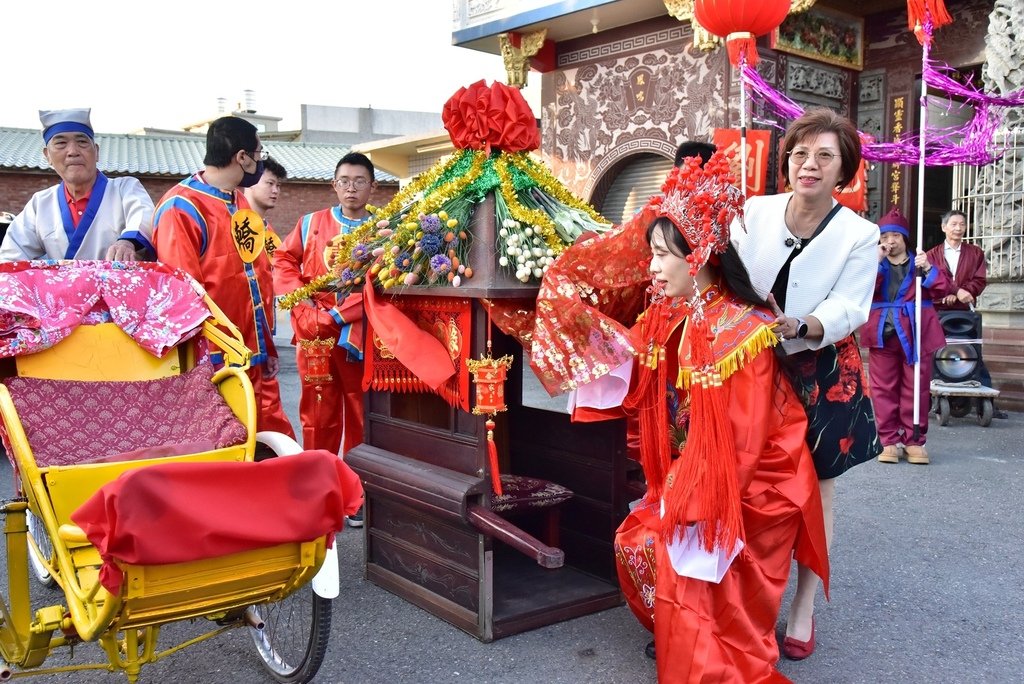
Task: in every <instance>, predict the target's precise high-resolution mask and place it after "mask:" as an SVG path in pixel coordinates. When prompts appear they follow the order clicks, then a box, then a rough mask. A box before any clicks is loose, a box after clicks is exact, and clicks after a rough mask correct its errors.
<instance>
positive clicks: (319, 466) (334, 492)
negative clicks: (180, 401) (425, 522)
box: [71, 450, 363, 594]
mask: <svg viewBox="0 0 1024 684" xmlns="http://www.w3.org/2000/svg"><path fill="white" fill-rule="evenodd" d="M362 503H363V487H362V484H361V483H360V482H359V476H358V475H356V474H355V472H353V470H352V469H351V468H349V467H348V466H347V465H346V464H345V463H343V462H342V461H341V459H340V458H338V455H337V454H332V453H331V452H329V451H323V450H319V451H304V452H302V453H301V454H297V455H295V456H282V457H280V458H270V459H267V460H265V461H261V462H259V463H237V462H213V463H161V464H156V465H151V466H148V467H145V468H139V469H136V470H130V471H128V472H126V473H124V474H123V475H121V476H120V477H119V478H117V479H116V480H114V481H113V482H109V483H107V484H105V485H103V486H102V487H101V488H100V489H99V490H98V491H97V492H96V493H95V494H94V495H93V496H92V497H91V498H89V499H88V500H87V501H86V502H85V503H84V504H82V505H81V506H80V507H79V508H78V510H76V511H75V512H74V513H72V514H71V519H72V520H73V521H74V522H75V524H77V525H78V526H79V527H81V528H82V530H83V531H84V532H85V534H86V536H88V538H89V541H90V542H91V543H92V544H93V545H94V546H95V547H96V549H97V550H98V551H99V553H100V556H101V557H102V558H103V561H104V564H103V568H102V569H101V570H100V582H102V583H103V586H105V587H106V588H107V589H108V590H109V591H110V592H111V593H113V594H117V593H118V591H119V590H120V587H121V583H122V581H123V573H122V571H121V569H120V568H119V567H118V565H117V563H116V561H120V562H121V563H129V564H134V565H159V564H166V563H186V562H189V561H195V560H200V559H204V558H215V557H218V556H224V555H227V554H232V553H238V552H241V551H247V550H249V549H259V548H265V547H268V546H274V545H277V544H284V543H288V542H301V541H311V540H314V539H317V538H319V537H323V536H324V535H330V536H329V537H328V540H327V541H328V545H330V544H331V543H332V542H333V540H334V534H335V533H336V532H338V531H339V530H341V528H342V527H343V526H344V519H345V516H346V515H352V514H354V513H355V512H356V511H358V510H359V507H360V506H361V505H362ZM197 504H198V505H197ZM196 581H197V582H201V578H197V580H196Z"/></svg>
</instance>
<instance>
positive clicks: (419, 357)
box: [363, 283, 455, 390]
mask: <svg viewBox="0 0 1024 684" xmlns="http://www.w3.org/2000/svg"><path fill="white" fill-rule="evenodd" d="M363 305H364V306H365V307H366V318H367V320H369V321H370V325H371V326H373V332H374V333H375V334H376V335H377V337H379V338H380V341H381V342H382V343H383V344H384V346H385V347H387V348H388V350H389V351H390V352H391V353H392V354H394V355H395V358H397V359H398V360H399V361H401V362H402V365H404V366H405V367H406V368H408V369H409V370H411V371H412V372H413V374H414V375H415V376H416V377H417V378H419V379H420V380H422V381H423V382H424V383H425V384H426V385H427V386H428V387H430V388H431V389H433V390H437V389H438V388H440V387H441V385H443V384H444V383H445V382H447V381H448V378H450V377H452V376H453V375H455V364H453V363H452V357H451V356H450V355H449V354H448V350H447V349H445V347H444V345H443V344H441V343H440V342H439V341H438V339H437V338H436V337H434V336H433V335H431V334H430V333H428V332H427V331H426V330H421V329H420V327H419V326H418V325H416V322H415V321H413V320H412V319H411V318H409V317H408V316H406V315H405V314H404V313H402V310H401V309H399V308H398V307H397V306H395V305H394V304H391V303H390V302H387V301H385V300H383V299H378V298H377V292H376V291H375V290H374V289H373V285H371V284H369V283H367V285H366V287H364V288H363ZM368 385H369V383H368V382H366V379H365V378H364V389H366V388H367V387H368Z"/></svg>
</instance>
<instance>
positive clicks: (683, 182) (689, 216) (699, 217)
mask: <svg viewBox="0 0 1024 684" xmlns="http://www.w3.org/2000/svg"><path fill="white" fill-rule="evenodd" d="M700 161H701V160H700V157H687V158H686V159H684V160H683V163H682V164H681V165H680V166H679V168H675V169H672V171H671V172H669V174H668V178H666V179H665V183H664V184H663V185H662V186H661V191H662V193H664V197H655V198H652V200H651V203H652V204H653V205H654V208H655V212H656V214H657V215H658V216H659V217H661V216H664V217H666V218H668V219H669V220H670V221H672V223H673V224H675V226H676V228H677V229H678V230H679V232H680V233H682V235H683V237H684V238H685V239H686V243H687V244H688V245H690V249H692V250H693V253H692V254H690V255H689V256H687V257H686V260H687V261H688V262H689V263H690V274H691V275H693V276H696V275H697V271H699V270H700V268H701V267H702V266H704V264H706V263H708V261H709V260H710V259H711V255H712V254H721V253H722V252H724V251H725V250H726V249H727V248H728V247H729V225H730V224H731V223H732V221H733V219H734V218H735V217H737V216H739V217H740V218H741V220H742V216H743V193H742V192H740V190H739V188H737V187H736V186H735V185H734V184H733V183H734V182H735V178H734V177H733V175H732V174H731V173H730V172H729V160H728V158H726V156H725V155H724V154H723V153H722V152H715V153H714V154H713V155H711V158H710V159H708V161H707V162H705V163H704V165H703V166H702V165H701V163H700ZM712 263H715V262H714V261H713V262H712Z"/></svg>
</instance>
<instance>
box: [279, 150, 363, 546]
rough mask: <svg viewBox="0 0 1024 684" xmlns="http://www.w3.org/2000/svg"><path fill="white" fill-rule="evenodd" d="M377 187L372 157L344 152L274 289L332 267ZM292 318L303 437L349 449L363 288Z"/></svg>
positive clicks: (359, 398)
mask: <svg viewBox="0 0 1024 684" xmlns="http://www.w3.org/2000/svg"><path fill="white" fill-rule="evenodd" d="M375 187H376V181H375V180H374V170H373V163H372V162H370V160H369V159H368V158H367V157H366V156H365V155H362V154H359V153H358V152H350V153H349V154H346V155H345V156H344V157H342V158H341V161H339V162H338V164H337V166H336V167H335V169H334V190H335V192H336V193H337V195H338V204H337V205H336V206H333V207H329V208H327V209H322V210H320V211H317V212H314V213H312V214H306V215H305V216H303V217H302V218H301V219H299V222H298V224H296V226H295V229H294V230H293V231H292V232H291V233H289V234H288V236H287V237H286V238H285V240H284V242H283V243H282V245H281V247H280V249H278V250H277V252H276V257H275V259H274V284H275V287H276V289H277V294H279V295H285V294H288V293H290V292H293V291H295V290H297V289H299V288H300V287H302V286H304V285H307V284H309V282H310V281H312V280H314V279H315V278H317V277H319V276H322V275H324V274H326V273H328V272H329V270H330V269H329V267H328V265H327V262H326V261H325V250H326V249H327V247H328V245H329V244H330V242H331V240H333V239H334V238H335V237H337V236H338V235H341V234H347V233H350V232H352V231H353V230H354V229H355V228H357V227H359V226H361V225H362V224H363V223H365V222H366V221H368V220H369V219H370V213H369V211H368V210H367V208H366V205H367V202H369V200H370V194H371V193H372V192H373V189H374V188H375ZM291 321H292V332H293V333H294V335H293V337H292V343H293V344H295V345H296V355H297V364H298V369H299V381H300V383H301V389H300V396H299V418H300V420H301V421H302V445H303V447H304V448H306V449H327V450H328V451H335V452H338V453H339V454H345V453H347V452H348V450H349V449H351V448H352V447H354V446H355V445H357V444H359V443H360V442H362V441H363V391H362V379H363V296H362V294H359V293H352V294H349V295H347V296H345V295H337V294H334V293H326V292H321V293H318V294H316V295H314V296H313V297H312V298H311V299H307V300H304V301H301V302H299V303H298V304H297V305H296V306H295V308H293V309H292V313H291ZM318 354H319V355H322V357H326V358H323V359H322V360H323V361H325V362H326V363H324V364H323V368H319V367H317V366H318V365H319V364H316V365H314V364H311V362H310V359H311V358H312V357H313V356H314V355H318ZM311 366H313V367H311ZM324 371H326V373H325V372H324ZM361 515H362V514H359V515H357V516H352V517H350V518H349V524H350V525H353V526H356V527H357V526H359V525H361V524H362V522H361Z"/></svg>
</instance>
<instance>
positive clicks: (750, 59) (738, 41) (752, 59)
mask: <svg viewBox="0 0 1024 684" xmlns="http://www.w3.org/2000/svg"><path fill="white" fill-rule="evenodd" d="M725 45H726V47H727V48H728V49H729V63H730V64H732V65H733V66H734V67H736V68H737V69H738V68H739V67H740V57H741V56H743V57H744V60H745V62H746V64H747V65H748V66H754V65H755V64H757V62H758V61H759V60H760V57H759V56H758V54H757V39H756V38H755V37H754V34H752V33H730V34H729V37H728V38H726V39H725Z"/></svg>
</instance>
